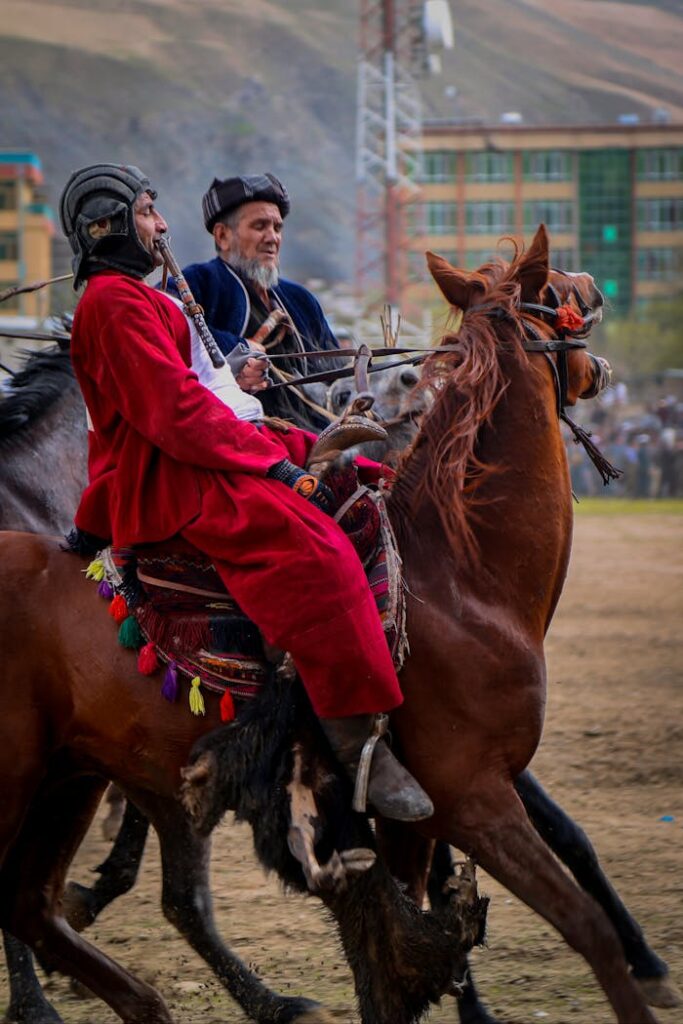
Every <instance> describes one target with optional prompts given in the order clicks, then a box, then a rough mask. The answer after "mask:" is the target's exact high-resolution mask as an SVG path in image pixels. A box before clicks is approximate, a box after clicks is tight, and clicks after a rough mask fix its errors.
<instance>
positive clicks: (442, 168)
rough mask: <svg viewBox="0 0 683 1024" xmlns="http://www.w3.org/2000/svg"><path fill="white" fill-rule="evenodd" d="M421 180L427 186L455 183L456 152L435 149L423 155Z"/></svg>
mask: <svg viewBox="0 0 683 1024" xmlns="http://www.w3.org/2000/svg"><path fill="white" fill-rule="evenodd" d="M420 180H421V181H422V182H424V183H425V184H438V183H439V182H444V181H455V152H454V151H453V150H450V149H435V150H431V151H427V152H426V153H423V154H422V172H421V174H420Z"/></svg>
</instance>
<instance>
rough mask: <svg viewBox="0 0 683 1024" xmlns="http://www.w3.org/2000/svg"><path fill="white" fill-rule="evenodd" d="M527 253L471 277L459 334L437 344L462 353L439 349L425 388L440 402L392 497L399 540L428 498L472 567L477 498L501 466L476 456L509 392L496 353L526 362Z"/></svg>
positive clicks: (481, 502) (408, 457) (410, 452)
mask: <svg viewBox="0 0 683 1024" xmlns="http://www.w3.org/2000/svg"><path fill="white" fill-rule="evenodd" d="M522 255H523V253H522V251H521V249H520V248H518V247H517V246H515V252H514V256H513V259H512V260H511V261H510V262H507V261H505V260H502V259H500V258H496V259H494V260H492V261H491V262H490V263H485V264H484V265H483V266H481V267H480V268H479V269H478V270H476V271H474V272H472V273H470V274H469V275H468V280H469V282H470V283H471V289H472V290H471V293H470V294H473V295H475V296H476V297H475V299H474V305H472V307H471V308H470V309H466V310H464V312H463V315H462V322H461V324H460V327H459V329H457V330H455V331H448V332H447V333H446V334H445V335H444V336H443V337H442V339H441V342H440V345H449V346H450V345H457V348H458V350H457V351H456V352H442V353H440V352H439V349H438V347H437V348H436V350H435V352H434V355H433V356H430V357H429V359H428V360H427V361H426V362H425V366H424V370H423V374H422V381H421V385H420V386H421V387H426V388H429V389H430V390H431V391H432V393H433V395H434V399H435V400H434V402H433V405H432V407H431V409H430V411H429V412H428V413H427V414H426V415H425V417H424V419H423V421H422V425H421V428H420V431H419V432H418V434H417V437H416V438H415V441H414V442H413V444H412V446H411V448H410V449H408V451H406V452H405V454H404V455H403V457H402V459H401V462H400V464H399V467H398V471H397V477H396V481H395V483H394V486H393V488H392V493H391V497H390V508H391V509H392V511H393V512H395V513H397V514H396V515H395V516H394V515H392V519H394V520H395V523H396V526H397V531H398V533H399V536H403V535H405V534H406V532H407V531H409V530H410V524H411V522H412V521H413V519H414V515H415V512H416V510H417V508H418V507H419V505H420V504H421V503H422V502H423V501H424V500H425V499H427V500H430V501H431V502H432V503H433V505H434V507H435V508H436V511H437V513H438V515H439V518H440V520H441V523H442V526H443V529H444V531H445V534H446V538H447V540H448V542H449V544H450V546H451V547H452V548H453V549H454V550H455V551H457V552H458V553H459V554H460V555H461V556H462V557H464V558H466V559H469V560H470V561H472V560H475V559H476V554H477V541H476V537H475V534H474V530H473V526H474V524H475V523H476V521H477V510H478V508H481V507H482V506H483V505H484V504H486V499H484V498H482V497H481V496H480V495H479V493H478V492H479V489H480V487H481V485H482V483H483V482H484V481H485V480H486V479H488V478H489V477H490V476H491V475H492V474H494V473H495V472H497V471H499V468H500V467H498V466H497V465H494V464H490V463H486V462H484V461H483V460H482V459H481V457H480V456H479V454H478V452H477V442H478V438H479V436H480V431H481V429H482V427H483V426H485V425H486V424H489V423H490V422H491V418H492V415H493V412H494V410H495V408H496V406H497V405H498V402H499V401H500V399H501V398H502V396H503V394H504V393H505V391H506V389H507V386H508V381H507V380H506V379H505V376H504V374H503V371H502V369H501V365H500V361H499V353H500V352H501V351H506V352H508V353H510V354H512V355H513V356H515V357H516V358H519V359H524V360H526V358H527V357H526V353H525V351H524V348H523V345H522V341H523V332H522V330H521V324H520V313H519V302H520V292H521V285H520V281H519V278H518V276H517V270H518V267H519V263H520V260H521V258H522ZM492 314H494V315H492ZM452 322H453V317H452V318H451V323H452ZM534 322H535V321H534Z"/></svg>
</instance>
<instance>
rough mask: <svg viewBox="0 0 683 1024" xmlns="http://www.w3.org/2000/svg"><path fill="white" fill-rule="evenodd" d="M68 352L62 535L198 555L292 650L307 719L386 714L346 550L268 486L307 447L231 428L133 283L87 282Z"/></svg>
mask: <svg viewBox="0 0 683 1024" xmlns="http://www.w3.org/2000/svg"><path fill="white" fill-rule="evenodd" d="M71 352H72V358H73V364H74V369H75V372H76V376H77V378H78V381H79V384H80V386H81V390H82V392H83V397H84V399H85V403H86V405H87V407H88V412H89V414H90V418H91V421H92V428H93V429H92V430H91V431H89V478H90V483H89V485H88V487H87V488H86V490H85V492H84V494H83V497H82V499H81V503H80V506H79V509H78V512H77V515H76V524H77V525H78V526H79V527H81V529H83V530H87V531H88V532H90V533H94V534H96V535H97V536H100V537H112V538H113V541H114V543H115V544H116V545H117V546H128V545H133V544H144V543H150V542H154V541H160V540H164V539H166V538H168V537H171V536H173V535H175V534H177V533H180V534H181V535H182V536H184V537H185V538H186V539H187V540H189V541H190V542H191V543H192V544H194V545H195V546H196V547H198V548H199V549H200V550H202V551H204V552H205V553H206V554H207V555H208V556H209V557H210V558H211V559H212V560H213V561H214V563H215V565H216V568H217V569H218V571H219V573H220V575H221V577H222V579H223V580H224V582H225V585H226V586H227V588H228V589H229V590H230V592H231V593H232V594H233V595H234V597H235V599H236V600H237V601H238V602H239V604H240V605H241V607H242V608H243V610H244V611H245V612H246V613H247V615H249V616H250V617H251V618H252V619H253V620H254V622H256V623H257V625H258V626H259V627H260V629H261V631H262V633H263V635H264V636H265V638H266V639H267V640H268V642H269V643H271V644H274V645H275V646H278V647H281V648H283V649H284V650H288V651H290V653H291V654H292V657H293V659H294V662H295V664H296V666H297V669H298V670H299V672H300V674H301V677H302V680H303V682H304V685H305V686H306V690H307V692H308V694H309V697H310V699H311V702H312V704H313V708H314V710H315V711H316V713H317V714H318V715H319V716H320V717H322V718H336V717H344V716H346V715H354V714H361V713H370V712H376V711H388V710H391V708H393V707H396V706H397V705H398V704H400V703H401V700H402V697H401V693H400V689H399V685H398V680H397V678H396V673H395V672H394V669H393V665H392V663H391V658H390V656H389V652H388V648H387V645H386V642H385V639H384V634H383V631H382V626H381V623H380V620H379V616H378V614H377V610H376V607H375V604H374V600H373V598H372V595H371V593H370V590H369V587H368V583H367V580H366V578H365V574H364V572H363V568H362V566H361V564H360V561H359V559H358V556H357V555H356V552H355V551H354V549H353V547H352V546H351V544H350V542H349V541H348V539H347V538H346V536H345V535H344V534H343V532H342V531H341V530H340V529H339V527H338V526H337V524H336V523H335V522H334V521H333V520H332V519H330V518H329V517H328V516H326V515H325V514H324V513H323V512H320V511H319V510H318V509H317V508H316V507H315V506H313V505H311V504H310V503H309V502H307V501H306V500H305V499H303V498H301V497H300V496H299V495H297V494H295V493H294V492H293V491H292V490H291V489H290V488H288V487H286V486H285V485H284V484H281V483H279V482H278V481H275V480H270V479H266V472H267V470H268V469H269V468H270V466H272V465H274V464H275V463H276V462H279V461H280V460H281V459H283V458H288V459H290V460H291V461H292V462H294V463H296V464H297V465H300V466H302V465H304V463H305V460H306V456H307V453H308V451H309V449H310V446H311V444H312V442H313V440H314V435H312V434H307V433H306V432H304V431H301V430H297V429H296V428H292V429H291V430H290V432H289V433H288V434H282V433H279V432H276V431H273V430H270V429H269V428H268V427H267V426H261V427H257V426H255V425H254V424H253V423H248V422H245V421H242V420H239V419H238V418H237V417H236V416H235V415H234V413H233V412H232V411H231V410H230V409H229V408H228V407H227V406H226V405H224V404H223V403H222V402H221V401H220V400H219V399H218V398H216V396H215V395H213V394H212V392H210V391H209V390H207V389H206V388H205V387H204V386H203V385H202V384H200V383H199V381H198V380H197V377H196V375H195V374H194V372H193V371H192V369H191V368H190V336H189V328H188V323H187V320H186V317H185V314H184V313H183V312H182V311H181V310H180V309H178V307H177V306H176V305H175V304H174V303H173V302H171V301H170V300H169V299H168V298H167V297H165V296H164V295H162V294H161V293H160V292H158V291H156V290H155V289H153V288H150V287H149V286H148V285H146V284H145V283H144V282H141V281H138V280H136V279H134V278H132V277H128V276H126V275H123V274H118V273H115V272H105V273H101V274H96V275H94V276H93V277H92V278H91V279H90V281H89V282H88V284H87V286H86V289H85V292H84V294H83V296H82V298H81V300H80V302H79V303H78V307H77V309H76V315H75V318H74V324H73V331H72V336H71ZM359 461H360V460H359ZM363 465H364V466H365V469H366V472H367V473H368V474H371V473H372V472H375V473H376V471H377V469H378V467H376V466H375V465H374V464H372V463H368V462H366V461H365V460H364V461H363Z"/></svg>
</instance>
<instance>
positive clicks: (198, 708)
mask: <svg viewBox="0 0 683 1024" xmlns="http://www.w3.org/2000/svg"><path fill="white" fill-rule="evenodd" d="M200 683H201V679H200V678H199V676H195V677H194V679H193V680H192V681H191V683H190V711H191V712H192V714H193V715H203V714H204V713H205V710H204V698H203V697H202V691H201V690H200V689H199V684H200Z"/></svg>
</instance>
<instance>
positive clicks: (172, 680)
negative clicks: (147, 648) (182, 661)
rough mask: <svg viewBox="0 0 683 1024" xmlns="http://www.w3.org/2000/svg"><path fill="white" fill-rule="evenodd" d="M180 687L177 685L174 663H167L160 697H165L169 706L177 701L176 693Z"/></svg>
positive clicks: (176, 670) (176, 671)
mask: <svg viewBox="0 0 683 1024" xmlns="http://www.w3.org/2000/svg"><path fill="white" fill-rule="evenodd" d="M179 689H180V685H179V683H178V669H177V666H176V663H175V661H169V663H168V668H167V669H166V672H165V673H164V682H163V685H162V687H161V696H162V697H165V698H166V700H168V701H170V702H171V704H173V703H175V701H177V699H178V691H179Z"/></svg>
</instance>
